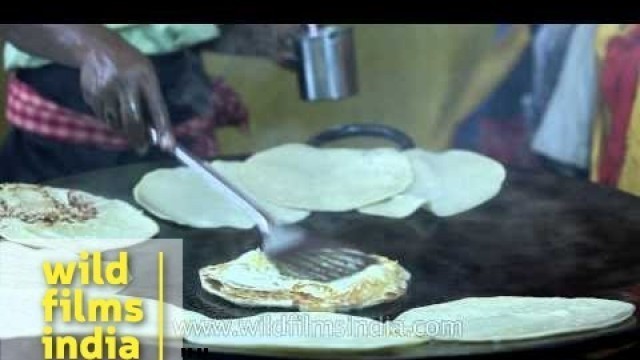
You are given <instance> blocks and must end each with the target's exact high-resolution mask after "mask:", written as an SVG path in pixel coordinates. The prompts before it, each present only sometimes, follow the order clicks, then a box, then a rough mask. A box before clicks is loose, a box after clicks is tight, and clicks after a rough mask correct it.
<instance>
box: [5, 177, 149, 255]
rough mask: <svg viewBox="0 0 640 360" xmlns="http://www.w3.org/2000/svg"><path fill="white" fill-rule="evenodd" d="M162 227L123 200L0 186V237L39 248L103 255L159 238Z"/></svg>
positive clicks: (25, 186) (28, 186)
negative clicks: (157, 235) (93, 252)
mask: <svg viewBox="0 0 640 360" xmlns="http://www.w3.org/2000/svg"><path fill="white" fill-rule="evenodd" d="M158 230H159V228H158V225H157V224H156V223H155V222H154V221H153V220H151V219H149V218H148V217H146V216H144V214H143V213H142V211H140V210H138V209H136V208H134V207H133V206H131V205H129V204H127V203H126V202H124V201H121V200H115V199H106V198H103V197H100V196H96V195H92V194H89V193H86V192H83V191H78V190H70V189H61V188H55V187H48V186H40V185H31V184H0V236H1V237H2V238H4V239H6V240H9V241H12V242H16V243H21V244H24V245H28V246H32V247H37V248H50V249H59V250H68V251H73V252H80V251H105V250H111V249H119V248H124V247H129V246H132V245H134V244H137V243H140V242H143V241H145V240H147V239H150V238H151V237H153V236H154V235H155V234H156V233H158Z"/></svg>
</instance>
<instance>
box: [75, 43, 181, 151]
mask: <svg viewBox="0 0 640 360" xmlns="http://www.w3.org/2000/svg"><path fill="white" fill-rule="evenodd" d="M80 75H81V78H80V81H81V87H82V91H83V95H84V99H85V101H86V102H87V104H89V106H90V107H91V108H92V109H93V111H94V112H95V113H96V115H97V116H99V117H100V118H102V119H103V120H104V121H106V122H107V124H109V126H111V127H112V128H113V129H115V130H118V131H120V132H122V133H123V134H124V135H125V136H126V137H127V138H128V139H129V141H130V143H131V145H132V146H133V147H135V148H136V149H137V150H138V151H145V150H146V149H147V147H148V141H149V140H148V139H149V136H148V127H149V126H153V127H154V128H155V129H156V131H157V133H158V135H159V140H160V146H161V147H163V148H165V149H166V148H171V147H172V146H174V144H175V140H174V138H173V135H172V133H171V126H170V121H169V116H168V113H167V109H166V105H165V103H164V99H163V97H162V93H161V91H160V86H159V84H158V79H157V77H156V74H155V71H154V69H153V65H152V64H151V62H150V61H149V60H148V59H147V58H146V57H145V56H144V55H142V54H141V53H139V52H138V51H137V50H135V49H133V48H131V49H127V48H121V49H118V50H117V51H113V50H111V49H109V50H107V51H101V50H98V51H93V52H91V53H90V54H88V55H87V57H86V58H85V60H84V61H83V63H82V64H81V66H80ZM147 119H148V120H147ZM147 121H148V122H149V123H147Z"/></svg>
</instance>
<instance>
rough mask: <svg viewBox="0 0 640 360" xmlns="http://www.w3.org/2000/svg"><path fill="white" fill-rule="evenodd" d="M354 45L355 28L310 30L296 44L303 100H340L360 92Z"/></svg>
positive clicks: (314, 28)
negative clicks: (353, 29)
mask: <svg viewBox="0 0 640 360" xmlns="http://www.w3.org/2000/svg"><path fill="white" fill-rule="evenodd" d="M353 44H354V43H353V31H352V29H351V28H345V27H338V26H327V27H317V26H314V25H309V26H308V28H307V31H306V33H305V34H304V35H302V36H300V37H299V38H298V41H297V44H296V45H297V46H296V51H297V54H298V59H300V62H299V63H298V64H299V65H298V82H299V85H300V96H301V97H302V99H303V100H305V101H323V100H340V99H343V98H346V97H349V96H352V95H355V94H356V93H357V92H358V81H357V74H356V59H355V50H354V45H353Z"/></svg>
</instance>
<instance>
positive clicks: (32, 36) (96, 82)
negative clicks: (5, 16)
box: [0, 24, 175, 149]
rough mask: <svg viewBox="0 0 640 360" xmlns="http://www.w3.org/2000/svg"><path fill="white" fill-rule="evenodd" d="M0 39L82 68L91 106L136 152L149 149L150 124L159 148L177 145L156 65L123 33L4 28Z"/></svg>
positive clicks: (87, 27) (93, 28)
mask: <svg viewBox="0 0 640 360" xmlns="http://www.w3.org/2000/svg"><path fill="white" fill-rule="evenodd" d="M0 35H1V36H3V37H4V38H5V39H6V40H8V41H10V42H11V43H12V44H14V45H15V46H17V47H18V48H20V49H21V50H23V51H26V52H28V53H31V54H34V55H38V56H41V57H43V58H46V59H50V60H53V61H55V62H58V63H61V64H64V65H67V66H70V67H73V68H79V69H80V72H81V87H82V92H83V95H84V99H85V101H86V102H87V104H89V106H90V107H91V108H92V109H93V111H94V112H95V114H96V115H97V116H98V117H100V118H102V119H104V120H105V121H106V122H107V123H108V124H109V125H111V126H112V127H113V128H114V129H116V130H119V131H121V132H123V133H124V134H125V135H126V136H127V138H128V139H129V140H130V141H131V143H132V145H134V146H135V147H136V148H137V149H145V148H146V147H147V144H148V136H147V126H148V125H151V126H154V127H155V128H156V130H157V132H158V135H159V140H160V146H162V147H164V148H172V147H173V146H174V144H175V140H174V138H173V136H172V134H171V130H170V129H171V128H170V125H169V117H168V115H167V109H166V105H165V103H164V100H163V98H162V93H161V92H160V87H159V85H158V79H157V77H156V74H155V71H154V69H153V66H152V64H151V63H150V62H149V60H148V59H147V58H146V57H145V56H144V55H143V54H141V53H140V52H139V51H138V50H137V49H135V48H134V47H132V46H131V45H129V44H128V43H127V42H126V41H124V40H123V39H122V38H121V37H120V36H119V35H118V34H116V33H114V32H113V31H111V30H109V29H107V28H106V27H105V26H103V25H100V24H0ZM147 122H148V124H147Z"/></svg>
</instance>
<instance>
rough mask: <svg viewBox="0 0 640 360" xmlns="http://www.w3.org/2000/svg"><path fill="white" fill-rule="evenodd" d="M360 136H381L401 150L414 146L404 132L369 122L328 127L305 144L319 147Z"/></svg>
mask: <svg viewBox="0 0 640 360" xmlns="http://www.w3.org/2000/svg"><path fill="white" fill-rule="evenodd" d="M361 136H364V137H366V136H370V137H378V138H383V139H386V140H389V141H391V142H393V143H395V144H396V145H397V146H398V148H400V149H403V150H404V149H411V148H414V147H415V146H416V144H415V142H414V141H413V139H412V138H411V137H410V136H409V135H407V134H405V133H404V132H402V131H400V130H398V129H396V128H394V127H391V126H388V125H382V124H371V123H360V124H346V125H338V126H334V127H330V128H328V129H327V130H324V131H321V132H320V133H319V134H316V135H314V136H312V137H311V138H309V140H307V144H309V145H312V146H318V147H319V146H322V145H324V144H326V143H328V142H331V141H336V140H340V139H344V138H350V137H361Z"/></svg>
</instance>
